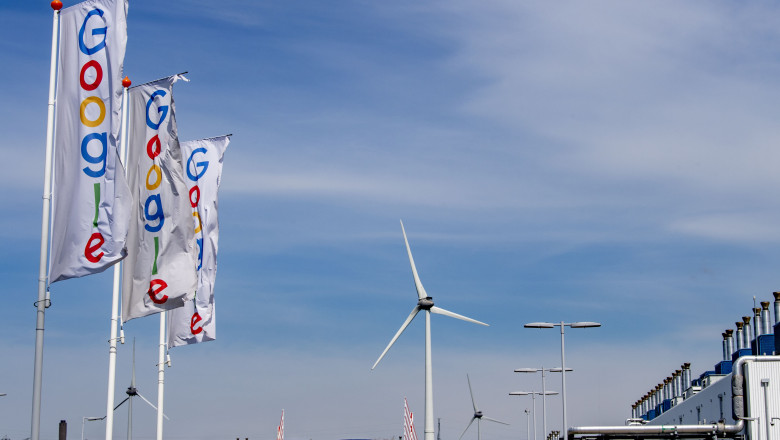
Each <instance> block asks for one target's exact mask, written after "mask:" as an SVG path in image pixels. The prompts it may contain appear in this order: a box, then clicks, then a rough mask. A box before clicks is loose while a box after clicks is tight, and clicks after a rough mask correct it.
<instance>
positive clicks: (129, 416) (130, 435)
mask: <svg viewBox="0 0 780 440" xmlns="http://www.w3.org/2000/svg"><path fill="white" fill-rule="evenodd" d="M125 393H127V397H125V400H123V401H121V402H119V405H117V406H115V407H114V411H116V410H117V408H119V407H120V406H122V404H123V403H125V402H127V405H128V407H127V440H132V439H133V397H135V396H138V397H140V398H141V399H143V401H144V402H146V403H148V404H149V406H151V407H152V408H154V410H155V411H157V407H156V406H154V405H153V404H152V402H150V401H148V400H146V397H144V396H142V395H141V394H140V393H139V392H138V389H137V388H136V387H135V338H133V375H132V376H131V378H130V386H129V387H127V391H125ZM163 417H165V418H166V419H168V416H166V415H165V414H163ZM168 420H170V419H168Z"/></svg>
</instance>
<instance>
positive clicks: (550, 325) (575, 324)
mask: <svg viewBox="0 0 780 440" xmlns="http://www.w3.org/2000/svg"><path fill="white" fill-rule="evenodd" d="M556 326H558V327H560V328H561V368H562V369H563V371H561V392H562V395H561V397H562V399H561V400H562V401H563V436H564V437H567V436H568V435H569V434H568V428H569V427H568V425H567V423H566V354H565V351H564V344H563V331H564V328H565V327H571V328H590V327H601V324H599V323H598V322H590V321H583V322H563V321H561V322H560V323H552V322H531V323H528V324H526V325H524V326H523V327H525V328H553V327H556Z"/></svg>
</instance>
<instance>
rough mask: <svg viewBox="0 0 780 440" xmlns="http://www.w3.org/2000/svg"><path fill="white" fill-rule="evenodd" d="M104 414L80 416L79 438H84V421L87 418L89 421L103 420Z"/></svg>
mask: <svg viewBox="0 0 780 440" xmlns="http://www.w3.org/2000/svg"><path fill="white" fill-rule="evenodd" d="M105 418H106V416H103V417H82V418H81V440H84V422H86V421H87V420H89V421H90V422H94V421H95V420H103V419H105Z"/></svg>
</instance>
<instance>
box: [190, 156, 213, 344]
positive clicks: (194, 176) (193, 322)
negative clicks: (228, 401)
mask: <svg viewBox="0 0 780 440" xmlns="http://www.w3.org/2000/svg"><path fill="white" fill-rule="evenodd" d="M206 152H207V151H206V149H205V148H203V147H199V148H195V149H194V150H192V153H190V157H188V158H187V167H186V169H187V178H188V179H190V180H191V181H192V182H194V183H195V184H194V185H193V186H192V188H190V191H189V196H190V206H191V207H192V209H193V211H192V216H193V217H194V218H195V234H196V243H197V244H198V271H199V272H200V270H201V268H202V267H203V224H202V222H201V219H200V214H199V213H198V204H199V203H200V187H199V186H198V179H200V178H201V177H203V175H204V174H206V171H207V170H208V169H209V162H208V161H207V160H203V161H199V162H194V163H193V160H194V159H195V153H202V154H206ZM193 165H194V171H195V173H193ZM199 275H200V274H199ZM196 304H197V301H196ZM202 319H203V318H201V316H200V314H199V313H198V309H197V307H196V308H195V313H194V314H193V315H192V318H190V331H191V332H192V334H193V335H197V334H198V333H201V332H202V331H203V327H202V326H199V325H198V324H199V323H200V322H201V321H202ZM201 325H202V324H201Z"/></svg>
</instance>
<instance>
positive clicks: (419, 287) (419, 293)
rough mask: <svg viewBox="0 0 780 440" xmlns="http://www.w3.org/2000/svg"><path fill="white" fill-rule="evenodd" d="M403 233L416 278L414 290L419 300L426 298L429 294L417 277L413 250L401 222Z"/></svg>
mask: <svg viewBox="0 0 780 440" xmlns="http://www.w3.org/2000/svg"><path fill="white" fill-rule="evenodd" d="M401 232H403V234H404V243H406V253H407V254H409V263H410V264H411V265H412V275H413V276H414V288H415V289H417V297H418V298H419V299H423V298H426V297H427V296H428V294H427V293H426V292H425V288H424V287H423V285H422V282H421V281H420V277H419V276H418V275H417V267H416V266H415V265H414V258H412V250H411V249H410V248H409V240H407V239H406V229H404V222H403V220H402V221H401Z"/></svg>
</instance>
